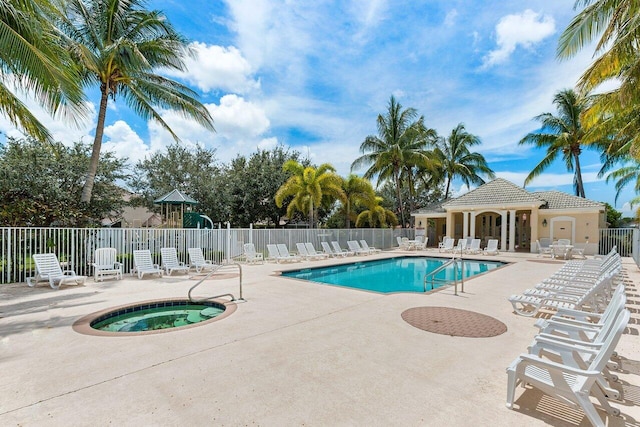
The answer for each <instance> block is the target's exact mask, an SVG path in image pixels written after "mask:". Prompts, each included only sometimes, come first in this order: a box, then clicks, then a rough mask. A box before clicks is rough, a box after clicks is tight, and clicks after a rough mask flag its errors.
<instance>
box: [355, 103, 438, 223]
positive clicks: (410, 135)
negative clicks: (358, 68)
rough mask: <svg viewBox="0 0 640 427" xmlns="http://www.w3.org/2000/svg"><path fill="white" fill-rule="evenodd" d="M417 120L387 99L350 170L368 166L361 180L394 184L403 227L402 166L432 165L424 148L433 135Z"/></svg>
mask: <svg viewBox="0 0 640 427" xmlns="http://www.w3.org/2000/svg"><path fill="white" fill-rule="evenodd" d="M417 117H418V112H417V111H416V110H415V109H414V108H407V109H404V110H403V109H402V105H400V103H398V102H397V101H396V99H395V98H394V97H393V96H391V99H390V100H389V104H388V107H387V113H386V114H385V115H382V114H379V115H378V119H377V124H378V136H374V135H370V136H367V137H366V139H365V140H364V142H363V143H362V144H360V152H361V153H364V154H363V155H362V156H360V157H358V158H357V159H356V160H354V162H353V163H352V164H351V170H354V169H358V168H360V167H362V166H369V169H367V171H366V172H365V173H364V175H363V177H364V178H366V179H372V178H373V177H374V176H377V177H378V182H377V185H378V186H379V185H380V183H381V182H384V181H392V182H393V183H394V185H395V188H396V194H397V198H398V212H400V218H401V219H402V226H403V227H404V225H405V216H404V208H403V203H402V195H401V187H402V179H401V178H402V171H403V169H404V168H406V167H414V166H421V165H427V164H429V163H431V162H433V158H432V157H431V156H430V155H429V152H428V151H427V149H428V148H429V146H430V145H431V144H433V143H434V141H435V139H436V132H435V131H434V130H433V129H427V128H426V127H425V125H424V117H422V116H420V117H419V118H417ZM416 118H417V120H416Z"/></svg>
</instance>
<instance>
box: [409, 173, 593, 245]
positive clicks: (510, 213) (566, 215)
mask: <svg viewBox="0 0 640 427" xmlns="http://www.w3.org/2000/svg"><path fill="white" fill-rule="evenodd" d="M411 215H412V216H413V217H415V224H416V234H426V235H427V236H428V237H429V241H430V242H434V243H437V242H439V241H441V240H442V238H443V237H445V236H449V237H453V238H456V239H459V238H462V237H469V236H471V237H474V238H479V239H482V241H483V245H486V242H487V240H489V239H498V241H499V248H500V250H501V251H510V252H513V251H526V252H537V250H538V248H537V247H535V246H536V240H538V239H540V238H541V237H548V238H551V239H552V240H557V239H569V240H571V243H572V244H585V243H587V242H588V243H589V246H590V248H591V249H592V250H591V251H589V250H587V251H588V252H593V251H594V250H595V249H596V248H597V244H598V239H599V231H598V230H599V228H606V213H605V206H604V204H603V203H599V202H594V201H593V200H589V199H583V198H581V197H576V196H572V195H570V194H567V193H563V192H560V191H538V192H529V191H527V190H525V189H523V188H522V187H518V186H517V185H515V184H514V183H512V182H510V181H507V180H505V179H502V178H498V179H495V180H493V181H490V182H487V183H486V184H483V185H481V186H480V187H478V188H476V189H474V190H472V191H470V192H468V193H466V194H464V195H462V196H460V197H457V198H455V199H449V200H446V201H444V202H442V203H440V204H437V205H431V206H428V207H426V208H423V209H420V210H418V211H416V212H413V213H412V214H411ZM588 249H589V248H588Z"/></svg>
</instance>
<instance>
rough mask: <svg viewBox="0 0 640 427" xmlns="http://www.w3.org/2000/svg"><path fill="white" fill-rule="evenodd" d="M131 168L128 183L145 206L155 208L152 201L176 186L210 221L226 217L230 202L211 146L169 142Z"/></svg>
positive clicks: (156, 208)
mask: <svg viewBox="0 0 640 427" xmlns="http://www.w3.org/2000/svg"><path fill="white" fill-rule="evenodd" d="M134 171H135V173H134V177H133V178H132V179H131V180H129V186H130V187H131V189H132V190H133V191H135V192H136V193H137V194H139V195H140V200H139V202H140V203H141V204H142V205H144V206H146V207H147V208H149V209H153V210H156V211H158V210H159V207H158V206H154V205H153V201H154V200H155V199H157V198H158V197H161V196H163V195H164V194H167V193H168V192H170V191H171V190H174V189H177V190H180V191H182V192H184V193H185V194H188V195H189V196H191V197H193V198H194V199H196V200H197V201H198V202H199V204H198V206H197V207H196V209H197V210H198V211H200V212H202V213H204V214H206V215H208V216H209V217H210V218H212V219H213V220H214V221H221V222H223V221H227V220H228V218H229V209H230V205H229V203H228V197H227V192H226V191H225V187H226V184H225V181H224V176H223V173H222V170H221V167H220V166H219V165H218V161H217V160H216V154H215V150H213V149H206V148H203V147H201V146H196V147H194V148H188V147H186V146H184V145H180V144H172V145H170V146H169V147H167V150H166V152H157V153H154V154H153V155H151V156H150V157H149V158H147V159H145V160H142V161H140V162H138V164H137V165H136V166H135V169H134Z"/></svg>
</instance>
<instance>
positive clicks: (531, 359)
mask: <svg viewBox="0 0 640 427" xmlns="http://www.w3.org/2000/svg"><path fill="white" fill-rule="evenodd" d="M518 358H519V359H520V361H522V362H525V363H528V364H530V365H534V366H539V367H541V368H544V369H548V370H550V371H558V372H561V373H563V372H564V373H569V374H574V375H582V376H585V377H598V376H600V372H599V371H593V370H584V369H580V368H576V367H573V366H569V365H564V364H562V363H558V362H554V361H552V360H549V359H543V358H541V357H538V356H535V355H533V354H521V355H520V356H518ZM516 360H518V359H516Z"/></svg>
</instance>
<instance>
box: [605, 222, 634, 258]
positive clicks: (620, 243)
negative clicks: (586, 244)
mask: <svg viewBox="0 0 640 427" xmlns="http://www.w3.org/2000/svg"><path fill="white" fill-rule="evenodd" d="M637 236H638V229H636V228H601V229H600V239H599V243H598V253H599V254H606V253H607V252H609V251H610V250H611V248H612V247H614V246H616V247H617V251H618V253H619V254H620V255H621V256H626V257H633V258H634V259H636V262H637V259H638V256H639V255H638V242H637V240H638V239H637Z"/></svg>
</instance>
